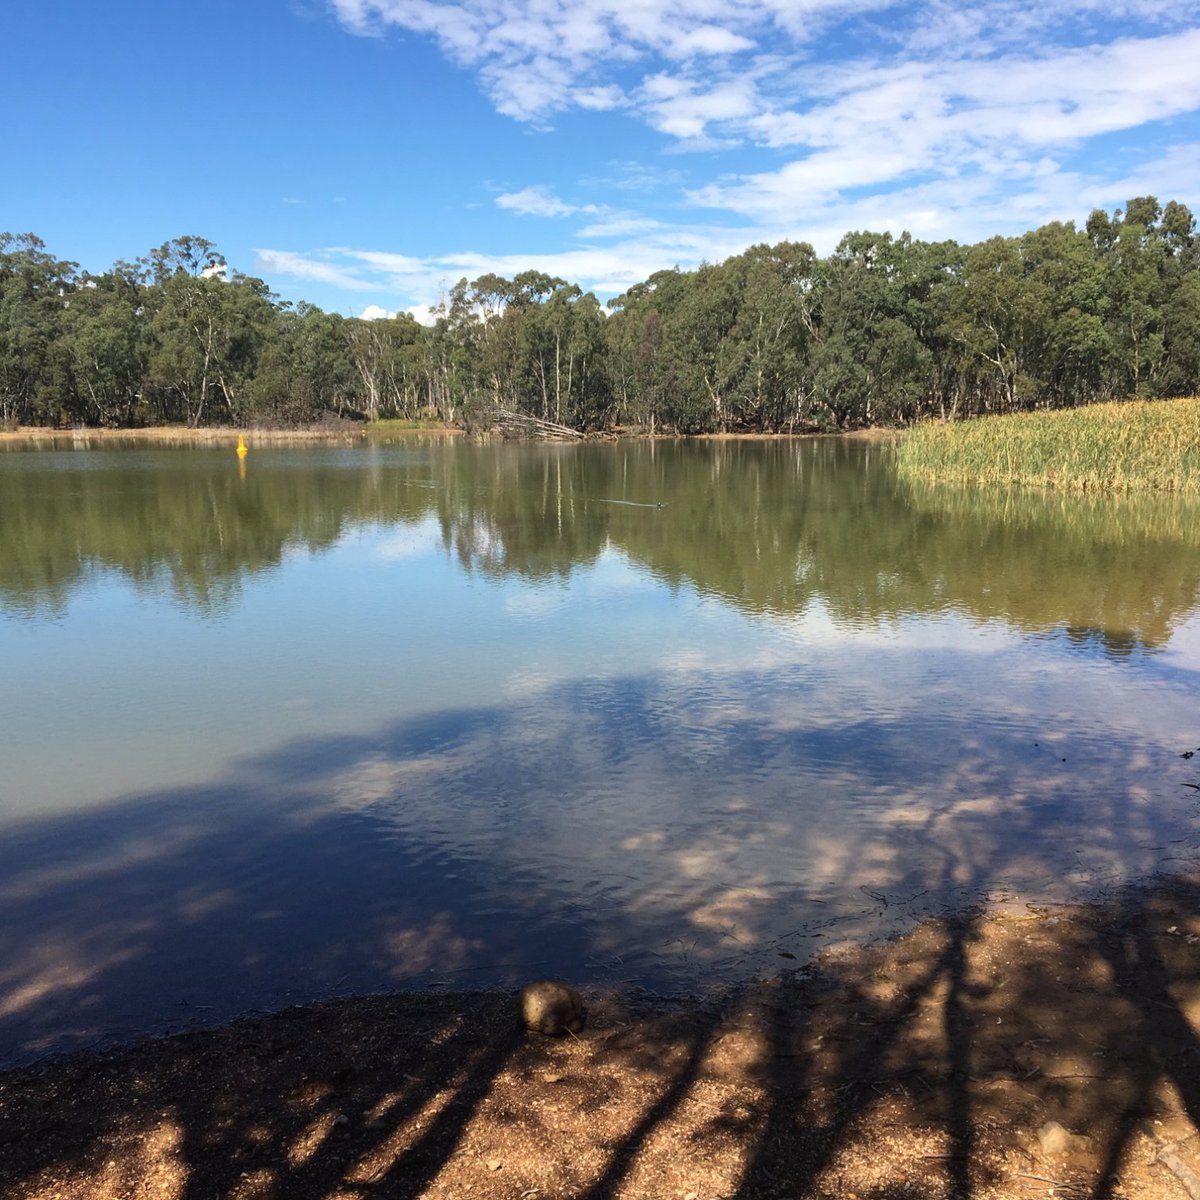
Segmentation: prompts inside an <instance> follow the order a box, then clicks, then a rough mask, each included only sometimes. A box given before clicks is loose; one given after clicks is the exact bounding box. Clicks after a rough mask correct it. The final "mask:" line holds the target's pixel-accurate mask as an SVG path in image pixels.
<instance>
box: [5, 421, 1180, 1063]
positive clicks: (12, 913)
mask: <svg viewBox="0 0 1200 1200" xmlns="http://www.w3.org/2000/svg"><path fill="white" fill-rule="evenodd" d="M1198 529H1200V511H1198V510H1197V508H1196V507H1195V506H1194V505H1191V506H1189V505H1186V504H1184V503H1182V502H1180V501H1176V500H1170V499H1154V500H1147V499H1141V500H1135V499H1107V500H1105V499H1095V498H1091V499H1088V498H1067V497H1062V496H1043V495H1033V494H1024V495H1021V494H1009V493H986V492H983V493H976V492H968V491H947V490H939V489H936V488H914V487H910V486H906V485H905V484H903V483H902V482H901V481H899V480H898V479H897V478H896V476H895V475H894V473H893V471H892V468H891V465H890V459H889V456H888V451H887V448H886V446H881V445H877V444H872V443H869V442H859V441H852V440H841V439H830V440H795V441H745V442H742V441H726V442H684V443H674V442H659V443H651V442H630V443H616V444H603V445H580V446H561V445H496V446H477V445H469V444H465V443H463V442H458V441H452V440H444V439H440V438H422V437H420V436H410V437H406V438H403V439H398V440H396V441H394V442H388V443H382V442H381V443H373V444H368V445H364V446H354V447H345V446H334V445H319V446H310V447H279V448H271V447H268V446H261V447H252V449H251V452H250V454H249V456H248V457H247V459H246V461H245V462H244V463H239V461H238V459H237V457H236V456H235V455H234V453H233V448H232V446H229V447H222V448H219V449H204V448H196V447H188V448H184V447H171V446H157V445H150V444H147V443H140V444H132V445H127V446H124V445H117V446H114V445H112V444H111V443H104V446H103V448H93V447H90V446H89V444H88V442H87V440H86V439H80V441H79V443H78V445H77V446H72V445H71V444H70V443H66V444H65V445H59V447H58V448H53V449H51V448H43V449H38V448H33V447H29V446H24V445H20V444H16V443H10V444H8V445H7V446H6V447H4V449H3V450H2V451H0V728H2V729H3V731H4V756H3V767H2V769H0V1062H6V1063H11V1062H17V1061H23V1060H27V1059H29V1058H33V1057H36V1056H38V1055H40V1054H44V1053H47V1052H49V1051H52V1050H59V1049H71V1048H75V1047H78V1046H84V1045H91V1044H95V1043H97V1042H103V1041H106V1040H111V1039H120V1038H127V1037H130V1036H134V1035H137V1034H141V1033H147V1032H164V1031H168V1030H172V1029H177V1028H183V1027H187V1026H190V1025H194V1024H198V1023H211V1022H214V1021H218V1020H223V1019H225V1018H227V1017H230V1016H232V1015H235V1014H239V1013H244V1012H249V1011H257V1010H271V1009H275V1008H279V1007H283V1006H286V1005H288V1004H293V1003H299V1002H303V1001H307V1000H311V999H314V998H318V997H324V996H332V995H341V994H347V993H358V992H368V991H381V990H388V989H395V988H429V987H440V988H463V987H475V986H494V985H505V986H509V985H515V984H517V983H519V982H521V981H523V980H525V979H527V978H529V977H531V976H535V975H545V974H561V975H564V976H566V977H567V978H570V979H571V980H573V981H576V982H579V983H583V984H589V985H600V986H606V987H607V986H612V987H631V986H635V985H641V986H645V987H649V988H653V989H656V990H661V991H679V990H691V989H696V988H703V987H705V986H707V985H709V984H713V983H723V982H728V981H734V980H740V979H745V978H748V977H751V976H754V975H757V974H767V973H774V972H778V971H779V970H781V969H793V968H796V967H798V966H801V965H802V964H803V963H804V962H805V961H806V960H807V959H809V958H811V956H812V955H813V954H815V953H817V952H819V951H820V950H821V949H822V948H823V947H824V946H826V945H828V944H830V943H834V942H839V941H844V940H846V939H867V938H876V937H880V936H884V935H887V934H889V933H891V932H894V931H896V930H899V929H903V928H905V927H907V926H909V925H911V924H912V923H913V922H915V921H917V920H919V919H921V917H923V916H925V915H927V914H930V913H937V912H939V911H944V910H945V909H947V908H954V907H958V906H962V905H967V904H974V903H978V902H980V901H982V900H992V901H997V902H1001V901H1014V902H1015V901H1017V900H1020V901H1022V902H1046V903H1059V902H1063V901H1066V900H1069V899H1074V898H1078V897H1082V896H1086V895H1090V894H1094V893H1095V892H1098V891H1101V890H1103V889H1105V888H1109V887H1112V886H1116V885H1119V884H1121V883H1123V882H1126V881H1128V880H1131V879H1137V878H1140V877H1143V876H1145V875H1148V874H1150V873H1153V872H1157V871H1170V870H1182V869H1186V868H1188V867H1189V866H1191V865H1192V864H1194V863H1195V861H1196V852H1197V846H1198V844H1200V814H1198V812H1197V804H1198V799H1200V791H1198V790H1197V785H1200V754H1197V755H1196V757H1195V758H1189V757H1185V755H1187V754H1189V753H1190V752H1194V751H1196V750H1197V749H1198V748H1200V719H1198V714H1200V612H1198V605H1200V537H1198V535H1197V530H1198Z"/></svg>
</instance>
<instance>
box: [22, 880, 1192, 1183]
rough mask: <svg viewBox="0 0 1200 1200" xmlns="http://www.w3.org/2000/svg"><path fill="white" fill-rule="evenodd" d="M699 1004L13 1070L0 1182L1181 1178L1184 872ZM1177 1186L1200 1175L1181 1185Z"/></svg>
mask: <svg viewBox="0 0 1200 1200" xmlns="http://www.w3.org/2000/svg"><path fill="white" fill-rule="evenodd" d="M780 967H781V970H782V972H783V973H782V974H781V975H780V976H779V977H778V978H776V979H772V980H769V981H759V982H756V983H753V984H749V985H747V986H745V987H742V988H738V989H735V990H730V991H725V992H722V993H720V994H716V995H713V996H710V997H707V998H704V999H675V1000H670V999H665V998H662V997H656V996H651V995H648V994H645V993H637V992H635V993H629V994H625V995H620V996H613V995H604V994H598V993H593V994H589V995H587V996H586V998H587V1000H588V1002H589V1005H590V1009H591V1011H590V1014H589V1021H588V1026H587V1028H586V1029H585V1030H584V1032H583V1033H582V1035H580V1036H579V1037H578V1038H574V1037H567V1038H565V1039H563V1040H553V1039H549V1038H544V1037H541V1036H538V1035H534V1034H523V1033H521V1032H519V1031H518V1029H517V1027H516V1019H515V1008H514V1005H513V999H512V997H511V996H508V995H502V994H497V993H463V994H457V995H444V994H443V995H438V994H420V995H412V994H408V995H397V996H385V997H370V998H364V999H354V1000H340V1001H336V1002H329V1003H324V1004H317V1005H312V1006H309V1007H307V1008H301V1009H293V1010H289V1011H287V1012H283V1013H279V1014H277V1015H274V1016H270V1017H264V1018H259V1019H252V1020H243V1021H239V1022H236V1023H234V1024H232V1025H230V1026H227V1027H225V1028H221V1029H216V1030H211V1031H204V1032H196V1033H189V1034H185V1035H180V1036H176V1037H172V1038H167V1039H163V1040H160V1041H148V1042H144V1043H142V1044H140V1045H137V1046H133V1047H131V1048H125V1049H119V1050H114V1051H109V1052H106V1053H103V1054H98V1055H80V1056H76V1057H72V1058H66V1059H55V1060H50V1061H47V1062H43V1063H40V1064H37V1065H35V1066H33V1067H29V1068H24V1069H21V1070H16V1071H11V1072H8V1073H7V1074H5V1075H2V1076H0V1195H3V1196H4V1197H6V1198H8V1200H32V1198H34V1197H36V1198H38V1200H49V1198H50V1197H58V1198H65V1200H76V1198H83V1197H87V1198H89V1200H91V1198H96V1200H99V1198H100V1197H104V1198H106V1200H114V1198H126V1197H128V1198H130V1200H132V1198H134V1197H137V1198H143V1197H144V1198H148V1200H167V1198H170V1200H201V1198H202V1197H203V1198H206V1200H209V1198H217V1197H221V1198H224V1197H232V1198H237V1200H249V1198H251V1197H277V1198H279V1200H309V1198H312V1200H315V1198H317V1197H320V1198H323V1200H350V1198H352V1197H354V1198H357V1197H367V1196H379V1197H418V1196H424V1197H439V1198H441V1197H446V1198H450V1197H470V1198H471V1200H544V1198H548V1197H581V1198H587V1200H601V1198H603V1197H622V1198H629V1200H634V1198H638V1200H648V1198H657V1197H663V1198H671V1200H715V1198H717V1197H739V1198H744V1200H757V1198H767V1197H778V1198H780V1200H784V1198H793V1200H796V1198H800V1197H827V1198H830V1200H833V1198H835V1197H836V1198H838V1200H901V1198H914V1200H915V1198H918V1197H920V1198H922V1200H952V1198H954V1200H968V1198H972V1200H986V1198H995V1197H1035V1196H1064V1197H1065V1196H1072V1197H1079V1196H1091V1197H1108V1196H1114V1197H1118V1196H1128V1197H1138V1198H1141V1200H1168V1198H1170V1200H1188V1197H1189V1190H1188V1187H1189V1185H1191V1186H1193V1187H1196V1188H1200V1179H1193V1178H1192V1177H1190V1176H1189V1175H1188V1171H1189V1168H1195V1169H1200V1137H1198V1135H1197V1126H1196V1122H1197V1119H1198V1118H1200V1034H1198V1030H1200V876H1196V877H1190V878H1178V879H1171V880H1165V881H1159V882H1158V883H1156V884H1155V885H1154V886H1153V887H1149V888H1143V889H1129V890H1126V891H1124V892H1122V893H1120V894H1118V895H1114V896H1112V897H1110V898H1109V899H1108V900H1106V901H1105V902H1104V903H1103V904H1099V905H1093V906H1083V907H1071V908H1066V907H1063V908H1056V909H1038V910H1032V911H1031V910H1027V909H1020V910H1013V911H1011V912H994V911H993V912H988V913H983V912H980V913H972V914H967V915H964V916H961V917H956V918H953V919H950V918H947V919H942V920H938V921H931V922H928V923H926V924H925V925H923V926H921V927H920V928H918V929H917V930H916V931H915V932H913V933H911V934H909V935H908V936H906V937H903V938H900V939H898V940H896V941H893V942H889V943H886V944H881V945H877V946H870V947H854V948H844V949H842V950H841V951H837V952H832V953H829V954H827V955H826V956H825V957H824V958H823V959H821V960H819V961H818V962H817V963H816V964H815V966H813V967H812V968H810V969H808V970H806V971H803V972H794V973H789V972H788V970H787V963H786V961H785V960H781V962H780ZM1190 1194H1191V1195H1192V1196H1193V1197H1194V1196H1195V1195H1196V1194H1197V1193H1196V1192H1192V1193H1190Z"/></svg>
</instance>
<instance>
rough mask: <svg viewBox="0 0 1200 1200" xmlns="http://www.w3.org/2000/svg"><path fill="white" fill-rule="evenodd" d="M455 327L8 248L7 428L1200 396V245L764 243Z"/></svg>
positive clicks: (527, 287)
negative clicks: (717, 259) (355, 313)
mask: <svg viewBox="0 0 1200 1200" xmlns="http://www.w3.org/2000/svg"><path fill="white" fill-rule="evenodd" d="M435 316H436V321H435V324H434V326H433V328H425V327H423V326H420V325H418V324H417V323H416V321H414V320H413V319H412V318H411V317H410V316H408V315H407V314H402V315H401V316H398V317H395V318H392V319H390V320H383V321H364V320H359V319H355V318H343V317H341V316H338V315H336V314H328V313H323V312H321V311H320V310H319V309H316V308H313V307H311V306H309V305H305V304H301V305H299V306H298V307H297V308H295V309H293V308H292V307H291V306H290V305H288V304H283V303H280V302H279V301H278V300H277V298H276V297H274V296H272V295H271V293H270V292H269V291H268V290H267V288H266V286H265V285H264V284H263V283H262V281H261V280H258V279H253V278H250V277H248V276H244V275H239V274H237V273H232V274H230V273H229V271H228V270H227V268H226V266H225V263H224V260H223V259H222V257H221V255H220V253H219V252H218V250H217V248H216V247H215V246H213V245H212V243H210V242H207V241H205V239H203V238H199V237H194V236H186V237H181V238H176V239H174V240H173V241H170V242H166V243H164V244H163V245H161V246H159V247H158V248H157V249H155V250H152V251H150V252H149V253H148V254H147V255H146V256H145V257H144V258H141V259H138V260H137V261H136V262H134V263H125V262H118V263H116V264H114V266H113V267H112V269H111V270H110V271H109V272H107V273H105V274H102V275H88V274H83V275H80V274H79V272H78V270H77V268H76V266H75V264H73V263H66V262H59V261H57V260H56V259H55V258H54V257H53V256H52V255H51V254H50V253H48V252H47V250H46V248H45V246H44V245H43V244H42V243H41V242H40V241H39V240H38V239H37V238H36V237H34V236H33V235H32V234H25V235H21V236H19V237H16V236H13V235H9V234H4V235H0V423H2V424H6V425H13V424H16V423H19V422H20V423H27V424H42V425H67V424H83V425H109V426H128V425H138V424H155V423H187V424H189V425H193V426H195V425H203V424H206V423H212V422H222V423H233V424H241V425H248V424H260V425H261V424H265V423H274V424H284V425H286V424H293V423H300V424H302V423H307V422H311V421H314V420H318V419H319V418H320V417H321V416H322V415H323V414H326V413H333V414H337V415H340V416H347V415H349V416H357V417H361V418H367V419H370V420H384V419H405V420H419V419H437V420H441V421H449V422H453V421H459V422H463V423H465V424H468V425H471V426H478V427H480V428H486V427H487V426H488V425H489V424H490V423H491V422H492V421H493V420H494V418H495V416H496V414H497V413H510V414H511V413H517V414H522V415H525V416H529V417H536V418H538V419H540V420H542V421H548V422H553V423H555V424H558V425H566V426H570V427H572V428H574V429H578V430H585V431H586V430H603V429H608V428H612V427H614V426H624V427H632V428H636V429H642V430H646V431H648V432H651V433H655V432H659V431H669V432H678V433H702V432H712V431H716V432H724V431H731V430H732V431H736V430H769V431H777V432H778V431H788V432H791V431H800V430H806V429H850V428H855V427H860V426H865V425H878V424H883V425H907V424H910V423H912V422H914V421H918V420H920V419H922V418H924V417H928V416H930V415H938V416H941V417H944V418H958V417H968V416H973V415H977V414H982V413H1013V412H1021V411H1026V410H1031V409H1046V408H1069V407H1074V406H1077V405H1083V404H1092V403H1094V402H1097V401H1105V400H1113V399H1125V398H1130V397H1139V398H1162V397H1167V396H1174V395H1188V394H1194V393H1196V392H1198V391H1200V241H1198V240H1197V237H1196V232H1195V220H1194V218H1193V216H1192V213H1191V212H1190V211H1189V210H1188V209H1187V208H1186V207H1185V206H1184V205H1182V204H1179V203H1178V202H1176V201H1169V202H1168V203H1167V204H1165V205H1160V204H1159V202H1158V200H1157V199H1156V198H1155V197H1153V196H1142V197H1135V198H1134V199H1132V200H1130V201H1129V202H1128V203H1127V205H1126V206H1125V209H1124V211H1122V210H1120V209H1118V210H1116V211H1115V212H1114V213H1111V214H1109V213H1106V212H1103V211H1101V210H1096V211H1094V212H1093V213H1092V214H1091V215H1090V216H1089V217H1088V219H1087V222H1086V225H1085V227H1084V228H1083V229H1076V228H1075V226H1074V225H1073V224H1070V223H1065V224H1064V223H1062V222H1053V223H1051V224H1049V225H1045V226H1043V227H1042V228H1040V229H1036V230H1033V231H1031V232H1029V233H1026V234H1024V235H1023V236H1021V237H1015V238H1002V237H995V238H990V239H988V240H986V241H983V242H981V243H979V244H978V245H975V246H959V245H956V244H955V243H953V242H936V243H935V242H922V241H918V240H914V239H913V238H911V237H910V236H909V235H908V234H901V235H900V236H899V237H893V236H892V235H891V234H888V233H872V232H869V231H860V232H855V233H850V234H847V235H846V237H845V238H843V239H842V241H841V243H840V244H839V245H838V247H837V249H836V250H835V251H834V252H833V254H831V255H830V256H829V257H827V258H824V259H821V258H818V257H817V255H816V254H815V253H814V251H813V249H812V247H810V246H808V245H805V244H804V243H798V242H781V243H779V244H778V245H776V246H766V245H758V246H751V247H750V248H749V249H748V250H746V251H745V252H744V253H742V254H739V255H736V256H734V257H733V258H730V259H728V260H726V261H725V262H723V263H719V264H706V265H704V266H701V267H700V268H698V269H697V270H695V271H686V272H685V271H680V270H678V269H674V270H666V271H658V272H656V273H655V274H653V275H652V276H651V277H650V278H649V279H647V280H646V281H645V282H643V283H639V284H637V285H635V286H634V287H632V288H630V289H629V290H628V291H627V292H626V293H625V294H624V295H622V296H619V297H617V299H615V300H613V301H611V302H610V304H609V305H608V306H607V313H606V310H605V309H604V308H602V307H601V305H600V303H599V302H598V301H597V299H596V297H595V296H593V295H592V294H590V293H584V292H582V291H581V290H580V288H579V287H577V286H576V285H574V284H572V283H569V282H568V281H566V280H563V279H558V278H555V277H553V276H549V275H546V274H544V273H543V272H540V271H524V272H522V273H520V274H518V275H516V276H515V278H513V279H506V278H504V277H503V276H500V275H497V274H494V273H487V274H484V275H481V276H479V278H477V279H474V280H468V279H465V278H464V279H462V280H460V281H459V282H458V283H457V284H455V285H454V287H453V288H451V289H450V291H449V293H448V295H447V296H446V297H445V299H444V301H443V303H442V305H441V307H440V308H439V309H437V310H435Z"/></svg>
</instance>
